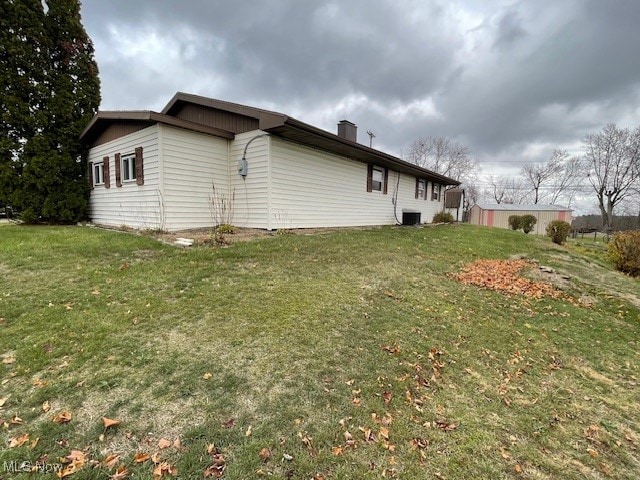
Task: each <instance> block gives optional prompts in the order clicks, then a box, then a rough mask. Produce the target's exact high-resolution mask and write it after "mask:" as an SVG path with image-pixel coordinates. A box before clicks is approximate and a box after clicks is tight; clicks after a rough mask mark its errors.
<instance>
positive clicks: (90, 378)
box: [0, 225, 640, 480]
mask: <svg viewBox="0 0 640 480" xmlns="http://www.w3.org/2000/svg"><path fill="white" fill-rule="evenodd" d="M513 254H526V255H527V256H529V257H530V258H535V259H537V260H539V261H541V262H542V263H544V264H546V265H551V266H553V267H554V268H556V269H557V270H558V271H559V272H560V273H564V274H568V275H570V276H571V277H572V278H571V280H570V281H569V282H568V284H569V285H568V287H567V290H566V292H567V293H568V294H569V295H572V296H573V297H574V298H579V297H581V296H585V295H587V296H588V297H589V298H590V299H591V300H592V303H593V306H591V307H585V306H579V305H573V304H571V303H569V302H567V301H564V300H551V299H543V300H532V299H529V298H526V297H506V296H504V295H502V294H500V293H497V292H492V291H487V290H482V289H479V288H477V287H473V286H465V285H462V284H460V283H458V282H456V281H455V280H454V279H452V278H451V277H450V276H449V274H450V273H454V272H457V271H458V270H459V269H460V268H461V267H462V265H464V264H466V263H468V262H471V261H473V260H476V259H480V258H508V257H509V256H510V255H513ZM639 291H640V284H639V282H638V281H637V280H633V279H630V278H628V277H624V276H622V275H620V274H618V273H616V272H614V271H613V270H612V269H611V266H610V265H609V264H608V263H607V262H606V260H605V259H604V257H603V255H602V252H601V251H598V250H597V249H593V248H590V247H589V245H588V242H584V243H581V244H579V245H573V246H569V247H560V248H559V247H557V246H555V245H553V244H551V243H550V242H548V241H547V239H542V238H538V237H533V236H525V235H523V234H522V233H519V232H511V231H508V230H497V229H484V228H476V227H471V226H466V225H464V226H459V227H448V226H443V227H435V228H424V229H411V228H409V229H406V228H381V229H370V230H360V231H347V230H345V231H338V232H332V233H326V234H316V235H281V236H274V237H268V238H263V239H260V240H256V241H252V242H248V243H241V244H235V245H233V246H232V247H230V248H224V249H210V248H193V249H187V250H182V249H176V248H173V247H169V246H166V245H163V244H160V243H158V242H156V241H155V240H153V239H150V238H145V237H142V236H134V235H129V234H122V233H118V232H112V231H100V230H95V229H88V228H79V227H68V228H61V227H39V228H28V227H16V226H3V227H2V230H1V231H0V355H2V364H0V375H1V385H0V405H2V406H1V407H0V419H3V420H4V423H5V425H4V428H3V429H2V430H0V440H1V441H2V444H3V445H4V446H6V447H8V446H9V445H10V442H11V441H12V440H13V442H14V444H16V443H20V441H19V440H20V439H22V440H23V441H24V443H23V444H21V445H17V446H14V447H12V448H3V449H0V461H1V462H3V466H4V470H2V471H0V478H7V479H8V478H20V477H21V476H24V478H31V477H30V476H29V475H27V474H16V473H15V471H10V470H11V468H14V467H15V465H17V464H18V463H20V462H24V461H26V462H31V464H35V463H36V462H37V461H38V460H40V461H43V460H46V461H47V462H49V463H50V464H56V463H59V462H60V458H61V457H65V456H67V455H69V453H70V452H71V451H72V450H80V451H83V452H84V454H85V455H86V457H85V458H83V461H84V465H82V463H83V462H82V461H80V462H79V463H78V466H79V467H81V466H82V467H83V468H81V469H79V470H78V471H77V472H76V473H74V474H73V476H72V477H71V478H90V479H104V478H109V476H110V475H113V474H114V472H115V467H117V466H118V465H124V467H125V468H126V469H127V472H128V473H129V474H131V475H132V476H133V478H152V477H153V471H154V469H155V470H156V473H164V474H168V473H169V470H168V467H167V468H165V470H163V471H162V472H160V471H159V469H158V467H159V466H160V465H161V463H160V462H162V461H165V462H167V463H166V465H167V466H170V468H172V469H177V472H178V476H179V478H201V477H202V476H203V472H205V469H207V468H208V467H209V466H210V465H211V464H212V462H213V460H214V459H213V454H214V453H216V452H217V453H219V454H220V455H221V456H218V457H216V458H217V459H218V460H219V466H220V467H222V462H221V461H220V459H223V460H224V471H223V470H222V468H220V469H219V470H218V471H219V472H222V473H223V476H224V478H227V479H246V478H254V477H255V478H258V477H260V476H264V477H267V476H269V477H271V478H296V479H298V478H300V479H312V478H314V479H317V480H320V479H347V478H381V477H385V478H407V479H408V478H446V479H468V478H491V479H498V478H531V479H569V478H619V479H625V478H626V479H636V478H638V477H639V476H640V454H639V453H638V448H639V447H640V396H639V394H638V392H639V391H640V390H639V388H638V378H639V376H640V364H639V360H640V348H639V341H638V338H639V335H638V334H639V332H640V323H639V321H638V320H639V317H640V310H639V309H638V307H637V306H636V305H637V304H638V297H640V294H639ZM633 302H635V305H634V303H633ZM44 410H48V411H46V412H45V411H44ZM62 411H68V412H69V413H71V415H72V419H71V421H70V422H68V423H63V424H57V423H55V422H53V421H52V418H53V417H54V416H55V415H57V414H59V413H60V412H62ZM16 417H18V419H16ZM101 417H108V418H112V419H117V420H119V421H121V423H120V425H118V426H115V427H110V428H108V429H106V428H105V427H104V426H103V423H102V421H101ZM0 421H1V420H0ZM25 434H28V438H27V437H25ZM162 439H166V440H169V442H171V444H172V445H171V446H169V447H167V448H160V446H159V442H160V441H161V440H162ZM176 440H178V442H176ZM174 442H175V443H174ZM212 445H213V446H212ZM161 446H162V445H161ZM139 453H148V454H150V455H154V460H155V461H156V463H153V462H152V461H151V460H148V461H145V462H140V463H136V462H135V460H134V458H135V457H134V455H136V454H139ZM112 454H113V455H117V456H118V458H117V459H116V460H114V461H113V462H112V463H109V462H108V464H105V463H104V461H105V459H107V460H108V459H109V458H111V459H112V458H114V457H109V455H112ZM12 462H17V463H12ZM12 466H13V467H12ZM14 470H15V468H14ZM209 472H210V473H212V474H213V473H214V471H213V470H209ZM115 478H117V477H115Z"/></svg>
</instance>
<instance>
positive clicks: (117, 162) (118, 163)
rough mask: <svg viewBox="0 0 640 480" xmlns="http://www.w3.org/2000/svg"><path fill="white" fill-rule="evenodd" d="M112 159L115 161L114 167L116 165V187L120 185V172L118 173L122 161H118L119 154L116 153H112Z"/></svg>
mask: <svg viewBox="0 0 640 480" xmlns="http://www.w3.org/2000/svg"><path fill="white" fill-rule="evenodd" d="M113 161H114V163H115V167H116V187H121V186H122V174H121V173H120V167H121V165H122V162H120V154H119V153H116V154H115V155H114V158H113Z"/></svg>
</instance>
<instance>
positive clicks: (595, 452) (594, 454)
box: [587, 447, 598, 457]
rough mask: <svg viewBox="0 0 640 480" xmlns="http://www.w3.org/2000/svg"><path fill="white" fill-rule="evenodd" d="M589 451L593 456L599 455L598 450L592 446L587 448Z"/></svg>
mask: <svg viewBox="0 0 640 480" xmlns="http://www.w3.org/2000/svg"><path fill="white" fill-rule="evenodd" d="M587 453H588V454H589V455H591V456H592V457H597V456H598V451H597V450H595V449H593V448H591V447H589V448H587Z"/></svg>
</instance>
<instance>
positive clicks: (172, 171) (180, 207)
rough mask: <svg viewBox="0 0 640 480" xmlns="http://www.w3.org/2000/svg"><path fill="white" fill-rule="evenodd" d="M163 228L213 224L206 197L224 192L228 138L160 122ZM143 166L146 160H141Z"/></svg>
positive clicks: (224, 193) (226, 189)
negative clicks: (214, 192) (214, 190)
mask: <svg viewBox="0 0 640 480" xmlns="http://www.w3.org/2000/svg"><path fill="white" fill-rule="evenodd" d="M160 128H161V132H162V135H161V139H162V156H163V178H164V185H163V190H162V192H163V195H162V200H163V203H164V214H165V219H164V223H165V228H166V229H167V230H170V231H174V230H182V229H187V228H200V227H210V226H213V225H214V223H215V222H214V217H215V215H214V214H213V213H212V209H211V205H210V203H209V202H210V200H211V197H212V195H213V188H214V186H215V189H216V192H217V198H223V197H221V196H226V195H228V174H227V155H228V140H226V139H224V138H219V137H214V136H212V135H205V134H202V133H196V132H191V131H189V130H184V129H180V128H175V127H171V126H167V125H161V126H160ZM145 166H146V159H145Z"/></svg>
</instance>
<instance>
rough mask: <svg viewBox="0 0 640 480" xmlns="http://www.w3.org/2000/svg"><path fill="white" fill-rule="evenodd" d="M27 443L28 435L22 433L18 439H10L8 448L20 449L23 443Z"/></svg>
mask: <svg viewBox="0 0 640 480" xmlns="http://www.w3.org/2000/svg"><path fill="white" fill-rule="evenodd" d="M28 441H29V434H28V433H23V434H22V435H20V436H19V437H15V438H12V439H11V440H9V448H16V447H21V446H22V445H24V444H25V443H27V442H28Z"/></svg>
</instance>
